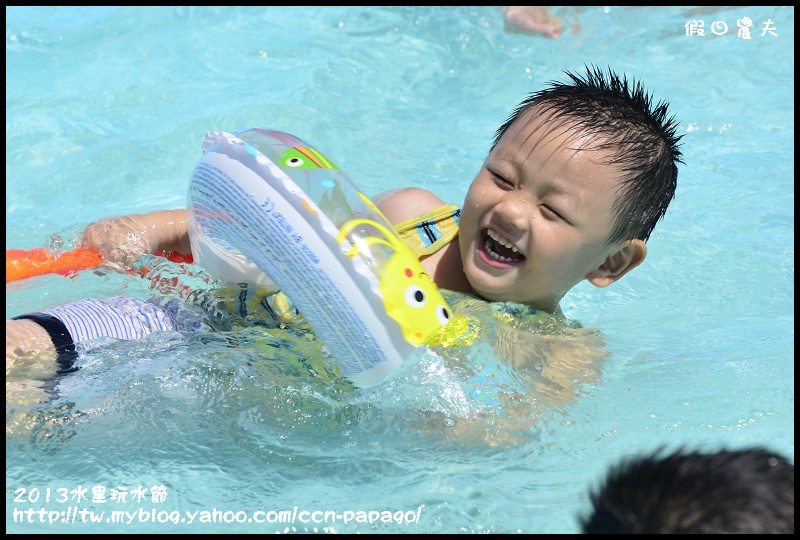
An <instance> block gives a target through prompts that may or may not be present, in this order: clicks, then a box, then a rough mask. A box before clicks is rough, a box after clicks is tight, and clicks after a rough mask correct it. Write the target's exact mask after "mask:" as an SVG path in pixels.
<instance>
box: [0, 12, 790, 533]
mask: <svg viewBox="0 0 800 540" xmlns="http://www.w3.org/2000/svg"><path fill="white" fill-rule="evenodd" d="M6 15H7V18H6V75H7V83H6V192H7V194H6V227H7V230H6V247H7V248H32V247H40V246H43V245H47V244H49V243H50V242H51V241H52V239H51V235H57V236H58V237H59V238H61V239H62V240H63V241H64V242H66V243H67V244H70V243H71V242H73V241H74V234H75V233H77V232H78V231H80V230H82V228H83V227H84V226H85V225H86V224H87V223H89V222H91V221H93V220H96V219H99V218H101V217H105V216H109V215H118V214H124V213H130V212H146V211H150V210H156V209H163V208H177V207H182V206H184V205H185V199H186V192H187V185H188V180H189V177H190V175H191V171H192V170H193V168H194V165H195V163H196V161H197V158H198V155H199V148H200V143H201V141H202V138H203V135H204V134H205V132H206V131H208V130H226V131H233V130H237V129H242V128H246V127H254V126H266V127H272V128H275V129H280V130H283V131H288V132H290V133H294V134H296V135H298V136H300V137H302V138H304V139H306V140H308V141H310V142H312V143H313V144H314V145H315V146H317V147H318V148H320V149H322V150H323V151H324V152H325V153H326V154H328V155H329V156H332V157H333V159H335V160H336V162H337V163H338V164H339V165H340V166H341V167H342V169H343V170H345V171H347V173H348V175H349V176H350V178H351V179H353V181H354V182H355V183H356V184H357V185H358V186H359V187H361V188H362V190H363V191H364V192H365V193H367V194H368V195H374V194H377V193H379V192H380V191H383V190H386V189H390V188H392V187H397V186H420V187H425V188H428V189H431V190H432V191H434V192H436V193H437V194H440V196H442V197H443V198H445V199H448V200H452V201H453V202H460V201H462V200H463V197H464V195H465V194H466V190H467V187H468V185H469V182H470V180H471V179H472V177H473V176H474V174H475V172H476V171H477V170H478V168H479V167H480V164H481V162H482V160H483V158H484V157H485V153H486V151H487V149H488V146H489V144H490V141H491V139H492V136H493V134H494V130H495V129H496V127H497V126H498V125H499V124H500V123H502V122H503V121H504V120H505V118H506V117H507V115H508V113H509V112H510V111H511V109H512V108H513V107H514V106H515V105H516V104H517V103H518V102H519V101H520V100H521V99H522V98H523V97H525V96H526V95H527V93H528V92H531V91H534V90H537V89H539V88H540V87H541V86H542V85H543V84H545V83H546V82H548V81H550V80H553V79H560V80H563V77H562V72H563V71H564V70H567V69H569V70H580V69H581V68H582V66H583V65H585V64H596V65H601V66H605V65H609V66H611V67H612V68H614V69H615V70H617V71H621V72H624V73H626V74H627V75H628V76H629V77H634V76H635V77H636V78H640V79H641V80H642V81H643V82H644V83H645V85H646V86H647V87H648V88H649V89H650V90H651V91H653V93H654V95H655V96H656V98H657V99H665V100H667V101H669V102H670V104H671V108H672V110H673V112H674V113H675V114H676V115H677V117H678V119H679V121H680V132H681V133H685V134H686V136H685V137H684V145H683V153H684V159H685V161H686V166H684V167H681V169H680V176H679V182H678V191H677V195H676V198H675V201H674V202H673V204H672V206H671V207H670V210H669V211H668V213H667V216H666V218H665V219H664V221H663V222H662V223H660V224H659V226H658V227H657V228H656V231H655V233H654V234H653V237H652V238H651V240H650V242H649V243H648V246H649V254H648V258H647V259H646V261H645V262H644V263H643V264H642V266H641V267H640V268H638V269H636V270H635V271H634V272H632V273H631V274H629V275H628V276H626V277H625V279H623V280H622V281H620V282H619V283H616V284H614V285H613V286H611V287H610V288H608V289H595V288H592V287H591V286H589V285H588V284H582V285H580V286H578V287H577V288H576V289H574V290H573V291H572V292H571V293H570V294H569V296H568V297H567V298H566V301H565V303H564V307H565V309H566V311H567V315H568V316H570V317H572V318H574V319H577V320H580V321H581V322H582V323H583V324H584V325H585V326H588V327H596V328H600V329H601V330H602V331H603V333H604V335H605V340H606V345H607V348H608V349H609V351H610V352H611V355H610V356H609V357H608V358H607V359H606V360H605V362H604V363H603V365H602V369H601V376H600V378H599V379H597V380H594V381H591V382H589V383H586V384H585V385H582V386H581V391H580V393H579V395H577V396H576V399H575V400H574V401H572V402H570V403H568V404H564V405H563V406H559V407H557V408H555V409H554V410H552V411H550V413H548V414H544V415H543V416H542V418H540V421H539V422H538V423H537V425H536V427H535V428H533V429H531V430H530V431H529V432H525V433H522V434H521V437H520V440H519V441H518V442H515V443H513V444H505V445H497V446H493V445H491V444H486V443H485V442H483V441H480V442H476V441H475V438H476V437H475V436H476V433H474V432H470V430H469V429H468V430H466V432H464V431H459V430H458V427H459V424H458V421H457V420H458V415H459V413H460V411H461V407H463V406H464V404H463V399H462V396H460V395H459V394H458V392H455V391H453V386H452V385H451V384H450V383H449V382H448V381H449V379H448V376H449V375H448V372H447V369H446V366H442V365H438V364H437V363H436V361H435V359H434V358H431V357H427V358H423V359H422V361H420V362H419V363H418V364H416V365H414V366H412V367H411V368H409V370H408V371H407V372H405V373H403V374H402V376H401V377H399V378H398V379H397V380H395V381H392V382H390V383H389V384H387V385H385V386H382V387H379V388H377V389H371V390H368V391H363V392H358V393H354V394H353V393H345V392H342V393H341V394H337V393H336V392H332V391H331V390H330V389H329V388H325V387H322V386H319V385H316V383H314V382H304V381H303V379H302V378H298V377H296V376H294V375H293V373H292V372H291V370H290V369H289V368H287V367H286V366H288V365H290V364H291V362H290V360H291V358H288V357H286V356H283V357H281V353H280V352H279V351H278V350H277V348H275V347H274V345H273V344H270V343H261V344H260V345H259V346H253V345H252V343H251V344H249V345H247V346H241V347H231V343H230V342H229V341H227V340H226V338H225V337H224V336H214V335H205V336H191V337H188V338H180V337H179V336H151V338H152V339H147V340H144V341H143V342H141V343H133V344H131V343H124V342H120V343H111V344H109V346H108V347H107V348H106V349H103V350H102V351H100V352H96V353H93V354H92V355H90V356H88V357H87V358H85V359H84V360H83V364H82V366H83V367H82V369H81V370H80V371H79V372H77V373H75V374H72V375H71V376H69V377H64V378H63V379H62V381H61V382H60V383H59V387H58V396H59V397H58V398H57V399H56V401H55V402H54V403H51V404H50V405H49V406H61V405H69V407H68V411H69V412H70V413H72V414H75V415H76V418H74V419H73V420H72V421H70V422H67V423H66V425H65V426H64V427H63V428H60V429H54V430H52V431H50V432H49V433H52V434H53V435H52V436H51V437H49V438H46V437H44V436H40V437H38V438H33V439H32V438H22V437H16V436H8V435H7V438H6V450H7V457H6V483H7V490H6V527H7V531H9V532H56V531H58V532H96V531H97V532H99V531H101V530H108V531H109V532H157V531H168V532H251V533H255V532H267V533H268V532H283V531H288V532H292V531H295V530H296V531H304V530H309V531H313V530H320V531H323V530H324V531H329V532H369V531H375V532H417V531H422V532H518V531H519V532H531V533H552V532H555V533H562V532H567V533H569V532H577V530H578V526H577V520H576V516H577V515H578V514H580V513H582V512H584V511H586V510H587V509H588V497H587V490H588V488H589V487H591V486H594V485H595V484H596V483H597V482H598V480H599V479H600V477H601V475H602V473H603V472H604V471H605V470H606V469H607V468H608V467H609V466H610V465H611V464H613V463H615V462H616V461H617V460H618V459H619V458H620V457H622V456H627V455H630V454H633V453H642V452H649V451H652V450H654V449H655V448H657V447H659V446H666V447H669V448H675V447H678V446H681V445H686V446H689V447H693V448H695V447H701V448H704V449H715V448H718V447H721V446H727V447H742V446H746V445H766V446H768V447H770V448H772V449H774V450H777V451H779V452H781V453H783V454H785V455H787V456H788V457H789V458H790V459H791V460H792V461H793V460H794V427H793V426H794V366H793V358H794V317H793V309H794V182H793V179H794V67H793V66H794V52H793V51H794V8H790V7H769V6H749V7H740V8H728V9H721V10H719V11H716V12H711V13H709V12H702V11H701V12H698V13H695V14H692V13H690V12H689V8H677V7H653V8H635V7H630V8H626V7H611V8H602V7H584V8H581V9H580V12H579V13H578V14H577V15H576V16H575V15H567V17H568V20H571V19H572V17H577V20H578V21H579V22H580V31H579V32H577V33H575V34H570V33H567V34H565V35H564V36H563V37H562V38H559V39H555V40H548V39H544V38H539V37H537V36H529V35H522V34H512V33H506V32H504V31H503V25H502V17H501V13H500V11H499V8H498V7H491V6H489V7H474V6H467V7H464V6H462V7H367V8H354V7H329V8H320V7H316V8H311V7H285V6H283V7H281V6H279V7H253V8H249V7H225V8H222V7H220V8H214V7H169V8H167V7H39V6H37V7H27V8H23V7H7V8H6ZM745 16H746V17H749V18H750V19H752V21H753V22H754V25H753V32H752V39H751V40H744V39H739V38H737V37H736V35H735V34H726V35H723V36H714V35H712V34H711V33H710V31H708V29H710V26H711V23H712V22H713V21H718V20H719V21H724V22H726V23H727V24H728V26H729V27H731V28H734V29H735V27H736V21H737V19H741V18H742V17H745ZM697 18H699V19H704V20H705V24H706V28H707V34H708V35H706V36H705V37H688V36H686V35H685V28H684V25H685V23H686V22H687V21H689V20H690V19H697ZM767 20H771V21H773V22H774V24H775V28H776V32H777V36H772V35H771V34H769V33H767V34H766V35H764V36H762V35H761V30H760V29H761V27H762V25H763V23H764V22H765V21H767ZM150 292H151V291H150V288H149V284H148V283H147V282H145V281H144V280H140V279H137V278H133V277H130V276H125V275H119V274H111V273H94V272H84V273H82V274H80V275H79V276H77V277H75V278H73V279H68V278H62V277H59V276H43V277H39V278H34V279H31V280H28V281H26V282H21V283H15V284H11V285H7V287H6V316H7V317H10V316H14V315H18V314H21V313H25V312H29V311H32V310H35V309H40V308H44V307H47V306H50V305H54V304H57V303H61V302H66V301H70V300H75V299H78V298H83V297H87V296H102V295H108V294H114V293H122V294H132V295H135V296H139V297H146V296H147V295H148V294H149V293H150ZM253 339H255V338H253ZM259 347H260V349H259ZM264 351H268V352H269V354H266V357H267V358H268V359H269V361H268V362H267V361H265V360H264V357H265V354H264ZM487 356H488V355H487V353H486V351H482V350H479V349H476V350H474V351H470V353H469V354H468V356H467V359H468V360H471V361H474V362H475V363H478V364H480V363H481V362H484V363H485V362H489V359H488V358H487ZM281 362H283V364H282V363H281ZM7 420H8V409H7ZM485 429H486V430H487V431H491V429H493V427H492V426H491V424H490V422H489V420H488V419H487V424H486V426H485ZM477 435H482V434H481V433H478V434H477ZM140 485H141V486H144V487H147V488H150V487H152V486H154V485H156V486H160V485H163V486H165V487H166V488H167V497H166V500H165V501H164V502H158V503H154V502H152V501H149V500H144V501H139V502H134V501H132V500H131V501H129V502H127V503H123V502H121V501H112V502H107V503H101V502H96V501H95V502H92V501H85V500H84V501H81V502H79V503H76V502H69V503H65V502H60V503H58V502H50V503H49V504H43V502H44V493H45V490H46V489H47V488H51V490H53V491H52V493H54V494H55V490H56V489H58V488H68V489H70V490H76V489H78V488H79V486H80V487H84V488H89V489H90V490H91V487H93V486H106V487H108V488H109V490H110V489H111V488H112V487H113V488H115V489H116V488H126V490H132V489H133V488H135V487H136V486H140ZM15 488H22V489H25V490H26V492H27V493H28V495H30V493H32V490H34V489H38V490H40V492H41V498H40V500H39V501H38V502H35V503H34V502H26V503H21V502H16V501H15V500H14V496H15V492H14V489H15ZM109 493H110V491H109ZM89 496H90V498H91V496H92V493H91V491H89ZM72 505H75V506H78V507H79V508H86V509H92V510H95V511H98V512H99V511H102V510H108V511H111V510H122V509H124V510H128V511H130V512H143V511H150V509H152V508H155V509H156V510H157V511H158V512H171V511H180V512H194V511H210V510H212V509H213V508H216V509H218V510H227V511H243V512H247V513H249V514H250V515H252V513H253V512H255V511H257V510H262V511H270V510H276V511H277V510H287V509H288V510H292V509H293V508H294V507H297V508H298V509H299V510H307V511H312V510H323V511H325V510H334V511H338V512H340V513H341V512H344V511H348V510H350V511H367V510H390V511H409V512H411V511H413V512H417V511H418V509H419V508H420V505H424V506H423V507H422V509H421V510H420V511H419V512H420V514H419V516H420V517H419V523H418V524H397V523H374V524H368V523H355V522H351V523H348V524H343V523H341V522H339V523H336V524H309V523H305V524H300V523H295V524H294V525H287V524H278V523H274V524H257V523H253V522H250V523H204V524H197V523H194V524H191V525H189V524H187V523H177V524H173V523H170V522H169V521H167V522H166V523H159V524H154V523H153V519H150V518H148V519H145V518H144V517H143V516H142V515H139V516H137V517H136V518H135V519H133V521H132V522H131V523H124V524H105V525H102V526H101V525H98V524H81V523H78V522H76V523H63V522H57V523H38V522H37V523H18V522H14V520H13V511H14V510H15V509H17V510H19V509H27V508H39V507H45V508H47V509H48V510H53V511H66V510H67V508H68V507H69V506H72ZM164 515H166V514H164ZM164 515H162V517H163V516H164ZM157 519H158V518H157ZM103 527H105V528H103Z"/></svg>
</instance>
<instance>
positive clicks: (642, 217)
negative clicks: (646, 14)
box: [492, 66, 683, 244]
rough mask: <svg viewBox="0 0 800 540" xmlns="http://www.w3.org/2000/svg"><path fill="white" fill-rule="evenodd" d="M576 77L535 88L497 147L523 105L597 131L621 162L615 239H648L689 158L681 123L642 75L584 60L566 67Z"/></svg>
mask: <svg viewBox="0 0 800 540" xmlns="http://www.w3.org/2000/svg"><path fill="white" fill-rule="evenodd" d="M565 74H566V75H567V76H568V77H569V79H570V80H571V82H568V83H563V82H556V81H553V82H550V83H549V85H548V86H547V87H546V88H544V89H542V90H539V91H537V92H534V93H532V94H530V95H529V96H528V97H527V98H526V99H524V100H523V101H522V102H521V103H520V104H519V105H518V106H517V107H516V108H515V109H514V111H513V112H512V113H511V115H510V116H509V118H508V120H506V122H505V123H504V124H503V125H501V126H500V127H499V128H498V129H497V132H496V133H495V137H494V142H493V144H492V149H494V147H495V146H497V143H498V142H499V141H500V138H501V137H502V136H503V134H504V133H505V132H506V130H507V129H508V128H509V126H511V124H513V123H514V121H516V120H517V119H518V118H519V117H520V116H522V115H523V114H524V113H525V112H527V111H529V110H531V109H534V108H535V109H536V115H537V117H538V116H540V115H546V119H547V120H548V122H551V121H554V122H553V123H554V124H555V125H561V126H564V127H565V128H566V129H568V130H569V131H570V132H571V133H574V134H575V135H576V136H580V135H586V134H588V135H596V137H592V139H593V140H594V141H593V142H592V143H591V145H590V146H586V145H585V144H584V145H583V146H581V149H584V150H585V149H591V150H602V151H606V152H607V153H608V154H607V155H608V161H607V163H608V164H610V165H613V166H615V167H617V168H618V169H619V170H620V185H619V194H618V196H617V200H616V203H615V205H614V227H613V228H612V231H611V234H610V237H609V239H608V242H609V244H612V243H614V242H618V241H621V240H627V239H630V238H638V239H641V240H643V241H645V242H646V241H647V240H648V239H649V238H650V234H651V233H652V232H653V229H654V228H655V226H656V223H658V222H659V221H660V220H661V219H662V218H663V217H664V214H665V213H666V211H667V207H668V206H669V204H670V202H671V201H672V199H673V198H674V197H675V189H676V186H677V182H678V163H683V159H682V155H681V151H680V145H679V141H680V139H681V138H683V135H676V129H677V123H676V121H675V117H674V116H669V111H668V107H669V105H668V104H667V103H666V102H663V101H662V102H659V103H657V104H656V105H653V100H652V96H651V95H650V94H648V93H647V92H646V91H645V89H644V87H643V86H642V84H641V83H640V82H638V81H635V80H631V81H629V80H628V78H627V77H626V76H622V77H620V76H619V75H617V74H615V73H614V72H612V71H611V69H608V72H607V73H604V72H603V71H602V70H601V69H600V68H597V67H588V66H586V73H585V74H584V75H577V74H574V73H571V72H569V71H567V72H565Z"/></svg>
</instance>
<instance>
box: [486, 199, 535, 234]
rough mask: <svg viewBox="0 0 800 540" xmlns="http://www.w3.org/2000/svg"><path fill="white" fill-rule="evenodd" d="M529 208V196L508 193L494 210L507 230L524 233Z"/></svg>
mask: <svg viewBox="0 0 800 540" xmlns="http://www.w3.org/2000/svg"><path fill="white" fill-rule="evenodd" d="M529 206H530V195H528V194H525V193H520V192H518V191H510V192H508V193H506V194H505V196H504V197H503V198H502V199H501V200H500V202H499V203H498V204H497V205H495V207H494V210H495V213H496V214H497V217H499V218H500V219H501V220H502V221H503V222H504V223H505V224H506V226H508V228H510V229H514V230H515V231H524V230H525V229H526V228H527V226H528V217H529V215H530V210H529Z"/></svg>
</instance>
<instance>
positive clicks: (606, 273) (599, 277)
mask: <svg viewBox="0 0 800 540" xmlns="http://www.w3.org/2000/svg"><path fill="white" fill-rule="evenodd" d="M646 256H647V245H646V244H645V243H644V241H642V240H639V239H638V238H634V239H632V240H626V241H625V242H624V243H623V244H622V247H621V248H619V249H618V250H617V251H615V252H614V253H612V254H611V255H609V256H608V257H606V260H604V261H603V263H602V264H601V265H600V266H598V267H597V269H596V270H594V271H593V272H590V273H589V275H587V276H586V279H587V280H589V282H590V283H591V284H592V285H594V286H595V287H608V286H609V285H611V284H612V283H614V282H615V281H617V280H618V279H619V278H621V277H622V276H624V275H625V274H627V273H628V272H630V271H631V270H633V269H634V268H636V267H637V266H639V265H640V264H641V263H642V261H643V260H644V258H645V257H646Z"/></svg>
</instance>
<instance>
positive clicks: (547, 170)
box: [459, 111, 621, 312]
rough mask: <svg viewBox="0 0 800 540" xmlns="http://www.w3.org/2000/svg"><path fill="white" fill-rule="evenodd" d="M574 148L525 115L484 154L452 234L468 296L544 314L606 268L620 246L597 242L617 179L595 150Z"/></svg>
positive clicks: (566, 135)
mask: <svg viewBox="0 0 800 540" xmlns="http://www.w3.org/2000/svg"><path fill="white" fill-rule="evenodd" d="M582 142H584V141H583V140H582V139H581V136H576V135H575V133H574V132H571V131H569V130H567V129H565V127H564V126H563V125H561V124H559V125H557V126H556V127H555V128H553V126H552V125H549V124H548V123H547V122H546V121H542V119H541V118H537V117H536V115H535V114H533V113H532V111H528V112H527V113H525V114H524V115H522V116H521V117H520V118H519V119H517V120H516V121H515V122H514V123H513V124H512V125H511V126H510V127H509V129H508V130H507V131H506V133H505V134H504V135H503V136H502V138H501V139H500V141H499V142H498V144H497V146H496V147H495V148H494V150H492V152H491V153H490V154H489V156H488V157H487V159H486V162H485V163H484V165H483V167H482V168H481V170H480V171H479V172H478V175H477V176H476V177H475V179H474V180H473V182H472V185H471V186H470V189H469V191H468V193H467V197H466V200H465V201H464V207H463V209H462V213H461V220H460V226H459V246H460V248H461V258H462V262H463V265H464V273H465V274H466V276H467V279H468V280H469V282H470V285H471V286H472V288H473V289H474V291H475V292H476V293H478V294H479V295H481V296H482V297H484V298H486V299H488V300H494V301H509V300H513V301H515V302H521V303H525V304H530V305H533V306H534V307H537V308H539V309H542V310H545V311H550V312H553V311H556V310H557V309H558V302H559V301H560V300H561V298H562V297H563V296H564V294H566V293H567V291H569V290H570V289H571V288H572V287H573V286H575V285H576V284H577V283H579V282H580V281H582V280H583V279H585V278H587V277H589V276H590V275H591V274H592V273H593V272H594V271H596V270H597V269H598V268H599V267H601V266H603V265H604V264H606V262H608V261H607V259H609V258H611V259H613V257H614V254H615V252H617V250H619V249H620V245H621V243H617V244H612V245H609V244H608V243H607V240H608V238H609V235H610V233H611V228H612V225H613V221H612V220H613V218H612V212H611V210H612V205H613V204H614V201H615V200H616V196H617V195H616V194H617V192H616V189H617V183H618V181H619V171H618V170H617V169H616V168H615V167H613V166H611V165H607V164H604V163H603V162H602V160H601V158H603V157H604V156H603V155H602V154H601V153H600V152H599V151H596V150H575V148H578V147H580V146H582ZM609 260H610V259H609Z"/></svg>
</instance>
